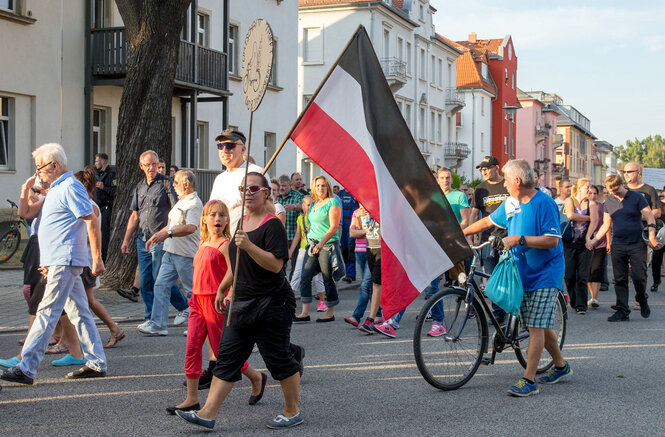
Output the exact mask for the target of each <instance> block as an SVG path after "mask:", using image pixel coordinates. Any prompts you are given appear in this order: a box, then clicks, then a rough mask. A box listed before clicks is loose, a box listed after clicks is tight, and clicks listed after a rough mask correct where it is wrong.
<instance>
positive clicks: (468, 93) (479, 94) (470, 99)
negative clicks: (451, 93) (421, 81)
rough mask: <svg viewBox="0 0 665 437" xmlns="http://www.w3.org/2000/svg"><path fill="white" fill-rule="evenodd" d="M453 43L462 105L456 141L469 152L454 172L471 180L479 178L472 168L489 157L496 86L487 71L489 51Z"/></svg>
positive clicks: (457, 120) (456, 125)
mask: <svg viewBox="0 0 665 437" xmlns="http://www.w3.org/2000/svg"><path fill="white" fill-rule="evenodd" d="M454 44H456V45H457V47H459V48H460V49H461V50H462V51H463V53H462V55H460V57H459V58H457V90H458V92H459V93H460V94H461V95H463V96H464V103H465V105H464V108H462V110H461V111H460V112H458V113H457V115H456V120H455V128H456V132H455V135H456V142H457V143H458V144H462V145H464V146H466V147H468V149H469V151H470V153H469V156H468V158H467V159H465V160H464V161H463V162H462V164H461V166H460V167H459V171H458V173H459V174H460V175H461V176H464V177H465V178H466V179H468V180H469V181H471V180H473V179H479V178H481V175H480V173H479V171H478V170H476V169H475V166H476V165H477V163H478V162H480V161H481V160H482V159H483V157H485V156H486V155H491V154H492V150H491V144H492V101H493V100H494V99H495V98H496V86H495V84H494V81H493V80H492V76H491V75H490V72H489V62H490V58H489V52H488V51H487V50H485V49H482V48H480V49H479V48H476V47H467V46H464V45H462V44H458V43H454Z"/></svg>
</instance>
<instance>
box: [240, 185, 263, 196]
mask: <svg viewBox="0 0 665 437" xmlns="http://www.w3.org/2000/svg"><path fill="white" fill-rule="evenodd" d="M264 190H265V191H268V189H267V188H266V187H262V186H260V185H249V186H247V187H243V186H242V185H241V186H239V187H238V191H240V192H241V193H248V194H256V193H258V192H259V191H264Z"/></svg>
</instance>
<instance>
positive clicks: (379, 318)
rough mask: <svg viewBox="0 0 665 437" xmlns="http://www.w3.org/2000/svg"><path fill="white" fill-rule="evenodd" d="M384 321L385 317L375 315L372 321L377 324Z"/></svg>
mask: <svg viewBox="0 0 665 437" xmlns="http://www.w3.org/2000/svg"><path fill="white" fill-rule="evenodd" d="M385 321H386V319H384V318H383V317H377V318H376V319H374V323H376V324H377V325H380V324H381V323H383V322H385Z"/></svg>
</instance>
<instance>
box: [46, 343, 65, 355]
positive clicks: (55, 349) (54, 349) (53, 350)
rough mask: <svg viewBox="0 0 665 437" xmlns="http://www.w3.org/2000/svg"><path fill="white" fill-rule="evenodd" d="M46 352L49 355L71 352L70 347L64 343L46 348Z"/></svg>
mask: <svg viewBox="0 0 665 437" xmlns="http://www.w3.org/2000/svg"><path fill="white" fill-rule="evenodd" d="M45 353H46V354H48V355H55V354H66V353H69V347H68V346H65V345H64V344H56V345H53V346H51V347H49V348H48V349H46V352H45Z"/></svg>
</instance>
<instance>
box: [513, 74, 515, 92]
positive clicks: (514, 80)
mask: <svg viewBox="0 0 665 437" xmlns="http://www.w3.org/2000/svg"><path fill="white" fill-rule="evenodd" d="M513 89H515V73H513Z"/></svg>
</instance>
